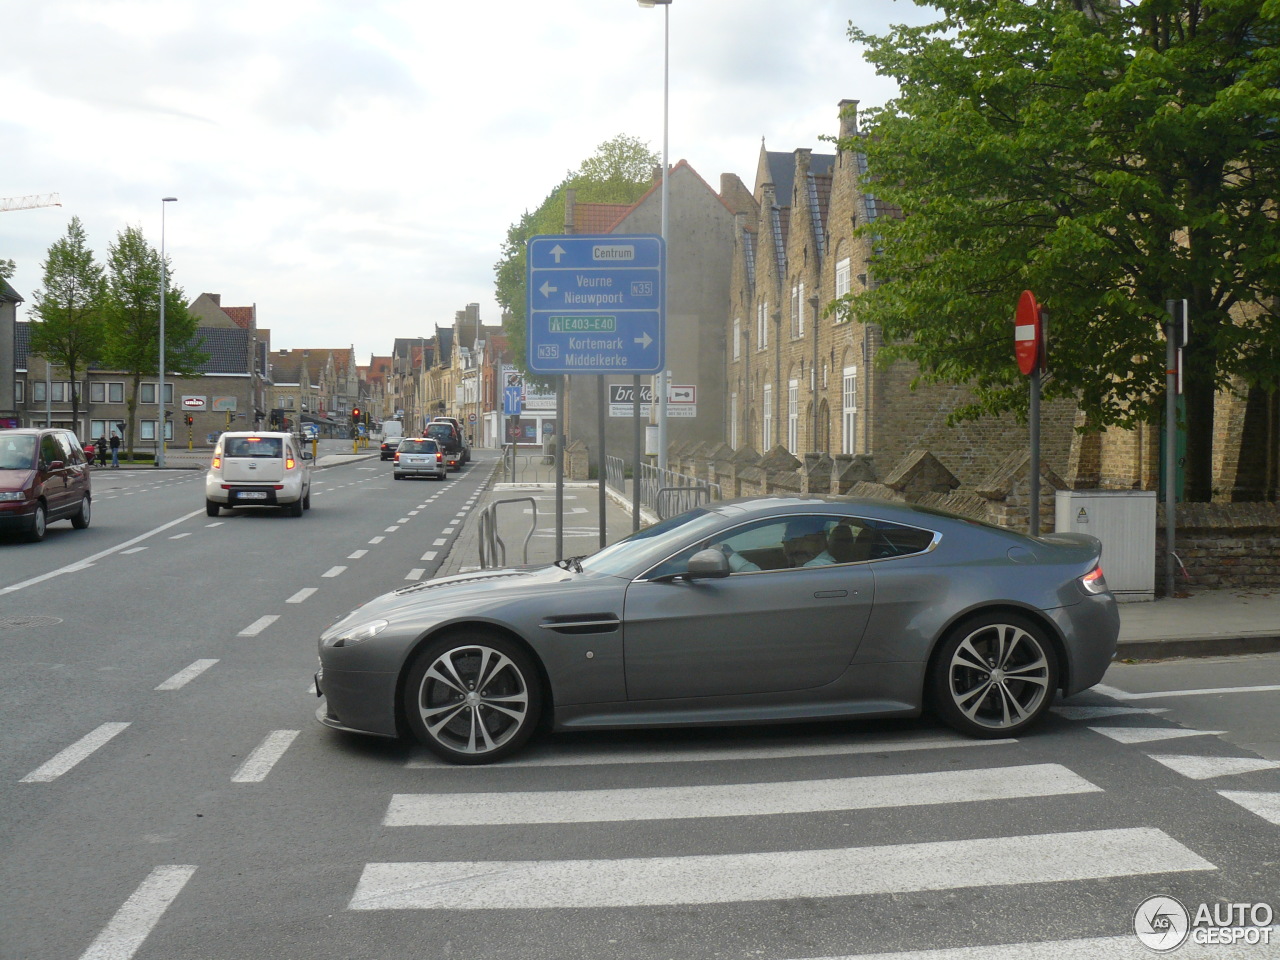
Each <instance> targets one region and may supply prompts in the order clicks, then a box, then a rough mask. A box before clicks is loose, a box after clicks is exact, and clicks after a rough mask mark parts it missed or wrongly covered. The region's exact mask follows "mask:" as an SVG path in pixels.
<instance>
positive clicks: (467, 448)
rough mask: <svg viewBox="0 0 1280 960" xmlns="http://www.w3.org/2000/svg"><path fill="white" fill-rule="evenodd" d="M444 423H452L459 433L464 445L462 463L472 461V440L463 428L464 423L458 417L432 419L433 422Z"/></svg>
mask: <svg viewBox="0 0 1280 960" xmlns="http://www.w3.org/2000/svg"><path fill="white" fill-rule="evenodd" d="M437 421H443V422H445V423H452V424H453V425H454V427H455V428H456V429H457V431H458V439H459V441H460V442H461V443H462V460H461V462H462V463H468V462H470V460H471V440H470V438H469V437H468V436H467V431H466V430H465V429H464V428H463V426H462V421H461V420H459V419H458V418H457V417H432V418H431V422H432V423H436V422H437Z"/></svg>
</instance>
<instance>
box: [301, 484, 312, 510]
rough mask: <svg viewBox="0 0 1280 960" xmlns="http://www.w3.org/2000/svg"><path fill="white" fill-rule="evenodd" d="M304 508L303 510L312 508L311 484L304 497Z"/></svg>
mask: <svg viewBox="0 0 1280 960" xmlns="http://www.w3.org/2000/svg"><path fill="white" fill-rule="evenodd" d="M302 509H303V510H310V509H311V487H310V486H308V487H307V492H306V495H305V496H303V498H302Z"/></svg>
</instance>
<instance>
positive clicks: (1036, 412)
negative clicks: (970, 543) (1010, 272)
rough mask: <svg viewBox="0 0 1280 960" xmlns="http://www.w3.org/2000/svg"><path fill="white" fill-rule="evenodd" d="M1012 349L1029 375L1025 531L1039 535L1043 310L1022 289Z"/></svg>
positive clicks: (1027, 291) (1026, 291)
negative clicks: (1029, 450)
mask: <svg viewBox="0 0 1280 960" xmlns="http://www.w3.org/2000/svg"><path fill="white" fill-rule="evenodd" d="M1013 352H1014V355H1015V356H1016V357H1017V359H1018V369H1019V370H1020V371H1022V374H1023V376H1028V377H1030V378H1031V404H1030V410H1028V412H1027V422H1028V425H1029V427H1030V433H1031V437H1030V440H1031V475H1030V477H1029V478H1028V479H1029V481H1030V485H1031V491H1030V497H1031V504H1030V513H1031V516H1030V523H1029V524H1028V532H1029V533H1030V534H1031V536H1033V537H1038V536H1040V372H1041V370H1043V369H1044V361H1045V356H1044V352H1045V351H1044V310H1043V308H1041V306H1040V304H1038V303H1037V302H1036V298H1035V294H1033V293H1032V292H1031V291H1030V290H1023V291H1022V296H1021V297H1019V298H1018V309H1017V311H1016V312H1015V313H1014V318H1013Z"/></svg>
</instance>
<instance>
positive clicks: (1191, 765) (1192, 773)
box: [1151, 754, 1280, 780]
mask: <svg viewBox="0 0 1280 960" xmlns="http://www.w3.org/2000/svg"><path fill="white" fill-rule="evenodd" d="M1151 759H1152V760H1155V761H1156V762H1157V763H1162V764H1164V765H1165V766H1166V767H1168V768H1169V769H1170V770H1173V771H1174V772H1176V773H1180V774H1182V775H1183V776H1184V777H1189V778H1190V779H1192V780H1211V779H1213V778H1214V777H1233V776H1235V775H1236V774H1240V773H1254V772H1256V771H1258V770H1280V761H1277V760H1263V759H1261V758H1259V757H1195V756H1171V755H1168V754H1162V755H1159V756H1156V755H1152V757H1151Z"/></svg>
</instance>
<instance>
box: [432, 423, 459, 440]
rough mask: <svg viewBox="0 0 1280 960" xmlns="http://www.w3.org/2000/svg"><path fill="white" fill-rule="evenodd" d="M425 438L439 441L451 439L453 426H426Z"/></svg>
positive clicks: (445, 424) (435, 424)
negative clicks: (434, 438) (435, 438)
mask: <svg viewBox="0 0 1280 960" xmlns="http://www.w3.org/2000/svg"><path fill="white" fill-rule="evenodd" d="M427 436H428V437H437V438H439V439H441V440H451V439H453V426H452V425H451V424H448V423H432V424H428V425H427Z"/></svg>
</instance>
